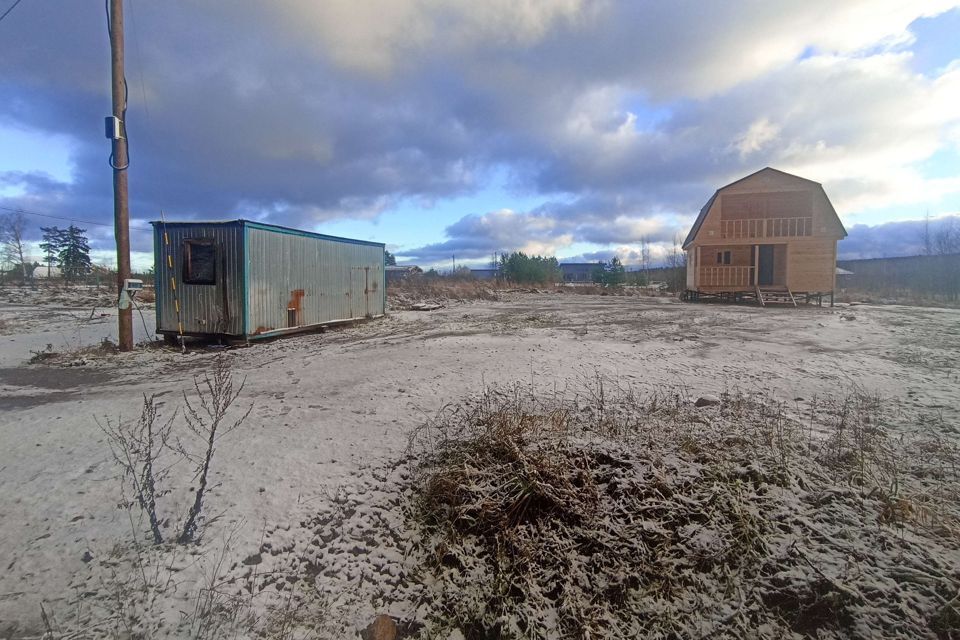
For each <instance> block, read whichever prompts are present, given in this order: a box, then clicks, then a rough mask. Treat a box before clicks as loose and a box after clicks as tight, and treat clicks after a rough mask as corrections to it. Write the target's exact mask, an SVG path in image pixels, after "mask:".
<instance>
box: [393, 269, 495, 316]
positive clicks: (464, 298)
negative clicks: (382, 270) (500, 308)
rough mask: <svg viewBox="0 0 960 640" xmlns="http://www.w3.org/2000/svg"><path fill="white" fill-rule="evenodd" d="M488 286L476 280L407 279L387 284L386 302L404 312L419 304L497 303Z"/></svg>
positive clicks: (493, 290)
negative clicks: (480, 301) (481, 301)
mask: <svg viewBox="0 0 960 640" xmlns="http://www.w3.org/2000/svg"><path fill="white" fill-rule="evenodd" d="M491 284H492V283H490V282H482V281H478V280H441V279H437V278H424V277H410V278H407V279H406V280H402V281H401V282H396V283H393V282H391V283H390V284H389V285H387V301H388V302H389V305H390V308H391V309H397V310H404V309H409V308H410V307H411V306H413V305H415V304H418V303H428V304H437V305H440V306H443V305H444V304H446V303H448V302H458V303H459V302H468V301H471V300H493V301H495V300H499V299H500V294H499V293H498V292H497V291H496V290H495V289H494V288H493V287H492V286H491Z"/></svg>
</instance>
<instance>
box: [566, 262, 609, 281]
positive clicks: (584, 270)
mask: <svg viewBox="0 0 960 640" xmlns="http://www.w3.org/2000/svg"><path fill="white" fill-rule="evenodd" d="M599 266H600V265H599V264H598V263H596V262H561V263H560V275H561V276H562V277H563V281H564V282H593V272H594V271H596V270H597V268H599Z"/></svg>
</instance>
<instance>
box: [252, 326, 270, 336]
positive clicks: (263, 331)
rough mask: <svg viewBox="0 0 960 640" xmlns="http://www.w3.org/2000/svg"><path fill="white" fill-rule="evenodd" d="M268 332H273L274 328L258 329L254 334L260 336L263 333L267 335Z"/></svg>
mask: <svg viewBox="0 0 960 640" xmlns="http://www.w3.org/2000/svg"><path fill="white" fill-rule="evenodd" d="M268 331H273V327H257V330H256V331H254V332H253V335H255V336H258V335H260V334H261V333H266V332H268Z"/></svg>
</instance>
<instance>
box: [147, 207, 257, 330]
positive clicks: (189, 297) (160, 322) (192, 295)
mask: <svg viewBox="0 0 960 640" xmlns="http://www.w3.org/2000/svg"><path fill="white" fill-rule="evenodd" d="M164 231H166V233H167V234H168V236H169V240H170V242H169V244H167V243H166V242H165V240H164V236H163V234H164ZM188 239H209V240H213V241H214V243H215V246H216V261H217V262H216V282H215V284H212V285H209V284H185V283H184V282H183V245H184V241H185V240H188ZM154 251H155V265H156V287H157V331H158V332H164V331H170V332H176V331H177V330H178V329H177V312H176V308H175V306H174V305H175V301H176V300H179V303H180V310H181V313H180V316H181V318H182V320H183V331H184V333H187V334H190V333H200V334H204V333H212V334H227V335H243V228H242V227H241V225H240V223H239V222H228V223H222V224H188V223H167V224H166V225H164V224H161V223H154ZM168 255H169V256H171V257H172V263H173V268H172V269H171V268H170V266H169V264H170V263H169V262H168V258H167V256H168ZM171 276H172V277H173V280H174V282H175V283H176V295H175V292H174V289H173V286H172V285H171V283H170V279H171Z"/></svg>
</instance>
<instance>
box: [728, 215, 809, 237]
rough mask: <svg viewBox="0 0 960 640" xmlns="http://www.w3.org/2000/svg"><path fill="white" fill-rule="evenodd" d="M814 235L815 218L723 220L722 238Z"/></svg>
mask: <svg viewBox="0 0 960 640" xmlns="http://www.w3.org/2000/svg"><path fill="white" fill-rule="evenodd" d="M810 235H813V218H812V217H810V218H750V219H747V220H721V221H720V237H721V238H729V239H736V238H796V237H800V236H810Z"/></svg>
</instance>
